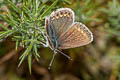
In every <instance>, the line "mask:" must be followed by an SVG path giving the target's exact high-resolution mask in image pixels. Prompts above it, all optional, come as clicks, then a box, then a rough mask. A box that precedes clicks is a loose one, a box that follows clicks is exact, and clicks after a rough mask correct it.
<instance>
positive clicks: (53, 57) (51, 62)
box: [48, 51, 57, 69]
mask: <svg viewBox="0 0 120 80" xmlns="http://www.w3.org/2000/svg"><path fill="white" fill-rule="evenodd" d="M56 54H57V52H56V51H54V54H53V56H52V60H51V61H50V64H49V67H48V69H50V68H51V65H52V64H53V61H54V59H55V55H56Z"/></svg>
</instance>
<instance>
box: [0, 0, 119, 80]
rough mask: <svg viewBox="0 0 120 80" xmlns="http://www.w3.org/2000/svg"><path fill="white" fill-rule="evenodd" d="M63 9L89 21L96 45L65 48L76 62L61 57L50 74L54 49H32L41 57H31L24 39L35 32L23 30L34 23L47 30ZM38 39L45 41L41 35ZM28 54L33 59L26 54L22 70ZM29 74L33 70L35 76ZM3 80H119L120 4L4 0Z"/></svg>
mask: <svg viewBox="0 0 120 80" xmlns="http://www.w3.org/2000/svg"><path fill="white" fill-rule="evenodd" d="M37 2H38V3H37ZM36 7H38V8H36ZM64 7H68V8H71V9H72V10H73V11H74V12H75V21H79V22H82V23H84V24H85V25H86V26H87V27H88V28H89V29H90V30H91V32H92V33H93V36H94V41H93V42H92V43H90V44H88V45H85V46H82V47H78V48H73V49H67V50H62V52H64V53H65V54H67V55H69V56H71V58H72V59H73V60H72V61H71V60H68V59H66V57H64V56H63V55H61V54H57V56H56V57H55V60H54V62H53V65H52V67H51V69H50V70H48V65H49V62H50V60H51V58H52V55H53V51H52V50H51V49H50V48H45V47H42V46H41V45H39V44H38V43H35V45H36V46H35V47H34V48H33V51H34V50H35V52H36V51H37V53H38V54H39V55H40V58H38V56H37V53H36V54H35V56H32V57H31V54H32V55H34V52H32V48H31V46H29V45H30V43H29V40H27V41H26V42H24V39H25V40H26V39H27V38H28V36H30V37H32V33H29V34H30V35H28V34H27V33H24V32H25V31H26V32H27V30H28V27H26V26H29V24H30V25H34V24H37V25H38V26H41V28H40V29H41V30H42V31H43V32H45V30H44V25H45V23H44V19H45V16H48V15H49V14H50V13H51V12H52V11H55V10H56V9H58V8H64ZM34 9H35V10H34ZM37 10H38V11H37ZM36 11H37V12H36ZM22 20H24V22H23V23H22ZM23 24H24V25H23ZM18 25H22V27H24V26H25V28H22V29H23V30H24V32H22V31H21V32H15V33H14V31H15V30H16V31H17V29H19V30H22V29H21V28H19V26H18ZM13 26H14V27H13ZM10 30H14V31H10ZM33 31H34V30H33ZM35 32H36V34H38V33H39V31H37V30H36V31H35ZM16 36H17V37H16ZM26 36H27V37H26ZM18 37H19V38H18ZM23 37H24V38H23ZM33 39H34V38H33ZM35 39H36V40H38V39H40V41H44V39H43V37H42V36H41V34H40V35H39V34H38V35H37V36H36V37H35ZM17 44H19V45H22V47H20V46H19V45H17ZM16 46H18V47H17V50H16V49H15V47H16ZM30 48H31V50H28V49H30ZM36 49H37V50H36ZM25 51H27V52H28V53H30V56H29V55H28V54H27V52H26V54H25V55H28V58H27V56H26V57H25V58H22V59H24V61H23V62H22V64H21V66H20V67H18V64H19V62H20V61H21V60H22V59H21V60H20V59H19V57H20V56H21V55H22V54H23V53H25ZM36 56H37V57H36ZM28 64H29V65H28ZM30 66H32V67H31V69H30ZM29 70H32V71H31V72H32V73H31V74H30V72H29ZM0 80H120V1H119V0H0Z"/></svg>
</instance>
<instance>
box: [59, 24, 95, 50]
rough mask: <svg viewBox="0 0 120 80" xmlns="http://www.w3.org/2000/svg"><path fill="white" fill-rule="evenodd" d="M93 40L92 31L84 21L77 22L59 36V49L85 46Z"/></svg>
mask: <svg viewBox="0 0 120 80" xmlns="http://www.w3.org/2000/svg"><path fill="white" fill-rule="evenodd" d="M92 41H93V35H92V33H91V31H90V30H89V29H88V28H87V27H86V26H85V25H84V24H82V23H79V22H76V23H74V24H73V25H72V27H71V28H70V29H69V30H68V31H67V32H66V33H64V34H62V35H61V36H60V37H59V49H68V48H74V47H79V46H83V45H86V44H89V43H90V42H92Z"/></svg>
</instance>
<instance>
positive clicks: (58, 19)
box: [46, 8, 74, 37]
mask: <svg viewBox="0 0 120 80" xmlns="http://www.w3.org/2000/svg"><path fill="white" fill-rule="evenodd" d="M46 20H48V25H52V26H53V27H54V28H55V30H56V33H57V35H58V37H59V36H60V35H61V34H62V33H64V32H66V31H67V30H68V29H69V28H70V27H71V25H72V24H73V21H74V12H73V11H72V10H71V9H69V8H60V9H58V10H56V11H55V12H52V13H51V15H50V16H49V17H47V18H46Z"/></svg>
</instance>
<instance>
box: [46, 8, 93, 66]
mask: <svg viewBox="0 0 120 80" xmlns="http://www.w3.org/2000/svg"><path fill="white" fill-rule="evenodd" d="M45 28H46V31H47V40H48V44H49V47H50V48H51V49H52V50H53V51H54V55H53V58H52V60H51V62H50V65H49V68H50V66H51V65H52V62H53V60H54V57H55V55H56V53H57V52H59V53H61V54H63V55H64V56H66V57H67V58H69V59H70V57H69V56H67V55H66V54H64V53H63V52H61V51H60V50H59V49H68V48H75V47H80V46H83V45H86V44H89V43H90V42H92V41H93V35H92V33H91V31H90V30H89V29H88V28H87V27H86V26H85V25H84V24H82V23H80V22H74V12H73V11H72V10H71V9H70V8H60V9H58V10H56V11H55V12H52V13H51V15H50V16H48V17H46V19H45Z"/></svg>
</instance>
